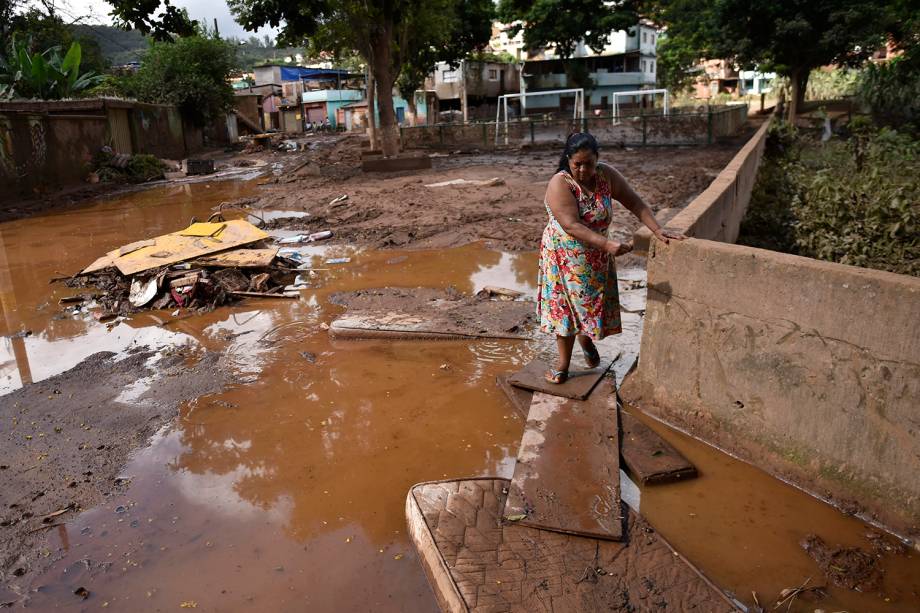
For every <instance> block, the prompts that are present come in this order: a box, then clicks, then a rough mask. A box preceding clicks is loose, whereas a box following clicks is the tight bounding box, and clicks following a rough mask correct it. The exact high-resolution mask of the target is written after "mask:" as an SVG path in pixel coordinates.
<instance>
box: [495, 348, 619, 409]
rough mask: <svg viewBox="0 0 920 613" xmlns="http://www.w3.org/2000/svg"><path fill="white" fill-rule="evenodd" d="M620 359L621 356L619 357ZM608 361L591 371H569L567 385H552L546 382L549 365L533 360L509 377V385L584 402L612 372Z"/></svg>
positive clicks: (610, 362)
mask: <svg viewBox="0 0 920 613" xmlns="http://www.w3.org/2000/svg"><path fill="white" fill-rule="evenodd" d="M617 357H619V356H617ZM615 360H616V358H614V360H608V361H606V362H601V365H600V366H598V367H597V368H593V369H591V370H572V371H569V378H568V380H567V381H566V382H565V383H558V384H557V383H550V382H549V381H547V380H546V377H545V375H546V373H547V371H549V369H550V367H549V364H547V363H546V362H542V361H540V360H533V361H532V362H530V363H529V364H527V365H526V366H525V367H524V368H522V369H521V370H519V371H517V372H515V373H512V374H511V376H509V377H508V383H510V384H511V385H513V386H515V387H522V388H524V389H528V390H532V391H535V392H543V393H545V394H552V395H554V396H562V397H564V398H572V399H575V400H584V399H586V398H587V397H588V396H590V395H591V391H592V390H593V389H594V386H596V385H597V384H598V382H599V381H600V380H601V379H602V378H603V376H604V375H605V374H606V373H607V371H608V370H610V367H611V366H612V365H613V362H614V361H615Z"/></svg>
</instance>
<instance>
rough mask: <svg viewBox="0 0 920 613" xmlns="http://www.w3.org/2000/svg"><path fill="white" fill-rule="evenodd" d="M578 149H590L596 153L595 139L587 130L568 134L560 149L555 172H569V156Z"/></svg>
mask: <svg viewBox="0 0 920 613" xmlns="http://www.w3.org/2000/svg"><path fill="white" fill-rule="evenodd" d="M579 151H590V152H591V153H593V154H594V155H597V154H598V146H597V140H595V138H594V137H593V136H591V135H590V134H588V133H587V132H575V133H574V134H571V135H569V138H568V139H567V140H566V141H565V149H563V151H562V157H560V158H559V168H557V169H556V172H559V171H562V170H564V171H566V172H571V170H572V169H571V168H569V158H570V157H571V156H573V155H575V154H576V153H578V152H579Z"/></svg>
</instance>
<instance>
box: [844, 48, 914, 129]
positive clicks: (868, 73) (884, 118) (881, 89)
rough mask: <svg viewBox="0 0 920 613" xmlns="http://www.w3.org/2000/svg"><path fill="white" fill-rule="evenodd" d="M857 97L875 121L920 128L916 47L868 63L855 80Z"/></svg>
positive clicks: (895, 126)
mask: <svg viewBox="0 0 920 613" xmlns="http://www.w3.org/2000/svg"><path fill="white" fill-rule="evenodd" d="M857 97H858V98H859V100H860V101H861V102H862V103H863V104H864V105H866V106H867V107H868V108H869V110H870V112H871V113H872V117H873V119H874V120H875V121H876V122H877V123H878V124H879V125H885V126H890V127H894V128H901V127H908V128H909V129H912V130H913V131H914V132H920V50H917V49H912V50H910V51H909V52H908V53H905V54H904V55H903V56H901V57H896V58H894V59H892V60H891V61H889V62H886V63H884V64H872V65H869V66H868V67H867V68H866V69H865V70H864V71H863V72H862V74H861V76H860V79H859V82H858V83H857Z"/></svg>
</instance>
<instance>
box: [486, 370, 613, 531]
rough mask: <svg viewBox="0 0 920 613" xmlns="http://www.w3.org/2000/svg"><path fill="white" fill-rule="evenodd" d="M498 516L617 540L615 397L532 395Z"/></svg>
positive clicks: (607, 391)
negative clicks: (512, 469)
mask: <svg viewBox="0 0 920 613" xmlns="http://www.w3.org/2000/svg"><path fill="white" fill-rule="evenodd" d="M503 519H504V521H506V522H515V523H517V524H520V525H522V526H530V527H533V528H543V529H544V530H554V531H557V532H565V533H567V534H581V535H584V536H590V537H594V538H599V539H608V540H614V541H618V540H620V539H621V538H622V537H623V516H622V514H621V505H620V449H619V441H618V429H617V406H616V396H615V395H614V393H613V389H612V386H611V385H610V383H606V384H602V385H601V389H599V390H598V391H597V392H596V393H595V394H593V395H592V396H591V397H590V398H589V399H588V400H585V401H580V400H570V399H566V398H560V397H559V396H550V395H549V394H541V393H539V392H537V393H535V394H534V395H533V401H532V402H531V404H530V411H529V412H528V414H527V422H526V423H525V424H524V435H523V437H522V438H521V444H520V446H519V447H518V453H517V462H516V464H515V466H514V476H513V477H512V479H511V485H510V487H509V488H508V499H507V502H506V503H505V511H504V514H503Z"/></svg>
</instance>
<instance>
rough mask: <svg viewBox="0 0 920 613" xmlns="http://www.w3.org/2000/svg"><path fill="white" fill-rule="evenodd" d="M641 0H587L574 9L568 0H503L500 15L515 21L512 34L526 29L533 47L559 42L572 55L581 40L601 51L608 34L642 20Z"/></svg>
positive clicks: (564, 52) (527, 40)
mask: <svg viewBox="0 0 920 613" xmlns="http://www.w3.org/2000/svg"><path fill="white" fill-rule="evenodd" d="M638 5H639V0H586V1H585V2H582V3H579V4H578V6H577V7H576V8H574V9H573V6H572V4H571V2H566V1H565V0H501V1H500V2H499V5H498V16H499V19H500V20H501V21H503V22H505V23H509V24H515V25H512V26H511V27H509V28H508V32H509V34H511V35H512V36H513V35H516V34H517V33H518V32H520V31H522V30H523V32H524V44H525V45H526V46H527V47H528V48H531V49H535V48H540V47H549V46H555V47H556V53H557V54H558V55H559V56H560V57H562V58H568V57H570V56H571V55H572V54H573V53H574V52H575V48H576V47H577V46H578V43H579V42H581V41H584V43H585V44H586V45H588V46H589V47H591V48H592V49H594V50H595V51H597V52H600V51H602V50H603V49H604V47H605V46H606V45H607V40H608V36H609V35H610V33H611V32H614V31H617V30H626V29H629V28H631V27H633V26H635V25H636V24H637V23H638V22H639V12H638V9H639V6H638Z"/></svg>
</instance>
